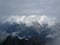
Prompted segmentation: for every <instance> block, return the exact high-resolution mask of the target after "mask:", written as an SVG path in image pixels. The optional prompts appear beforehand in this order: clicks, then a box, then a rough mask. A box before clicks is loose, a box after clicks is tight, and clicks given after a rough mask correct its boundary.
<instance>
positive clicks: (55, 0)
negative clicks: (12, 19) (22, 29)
mask: <svg viewBox="0 0 60 45" xmlns="http://www.w3.org/2000/svg"><path fill="white" fill-rule="evenodd" d="M10 15H48V16H56V17H60V0H0V16H10Z"/></svg>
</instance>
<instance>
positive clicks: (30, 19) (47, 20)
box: [2, 15, 56, 26]
mask: <svg viewBox="0 0 60 45" xmlns="http://www.w3.org/2000/svg"><path fill="white" fill-rule="evenodd" d="M2 20H4V21H3V23H6V22H9V23H18V24H20V23H25V24H26V25H33V23H34V22H37V23H39V24H41V25H42V24H48V25H49V26H51V25H54V24H55V23H56V18H55V17H48V16H45V15H43V16H39V15H38V16H36V15H31V16H10V17H3V18H2Z"/></svg>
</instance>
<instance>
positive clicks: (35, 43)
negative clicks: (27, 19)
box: [0, 36, 46, 45]
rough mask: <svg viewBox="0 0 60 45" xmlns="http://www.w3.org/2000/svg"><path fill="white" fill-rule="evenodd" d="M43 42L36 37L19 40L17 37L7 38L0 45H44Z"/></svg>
mask: <svg viewBox="0 0 60 45" xmlns="http://www.w3.org/2000/svg"><path fill="white" fill-rule="evenodd" d="M45 43H46V42H45V41H42V40H40V38H39V37H38V36H33V37H32V38H30V39H28V40H26V39H19V38H18V37H17V36H15V37H11V36H8V37H7V38H6V39H5V40H4V41H3V42H2V44H0V45H45Z"/></svg>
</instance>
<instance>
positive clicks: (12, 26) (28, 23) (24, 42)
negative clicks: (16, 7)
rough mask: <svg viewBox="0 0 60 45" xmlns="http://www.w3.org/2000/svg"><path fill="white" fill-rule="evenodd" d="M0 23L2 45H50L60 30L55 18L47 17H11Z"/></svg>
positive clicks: (3, 18) (4, 18)
mask: <svg viewBox="0 0 60 45" xmlns="http://www.w3.org/2000/svg"><path fill="white" fill-rule="evenodd" d="M0 21H1V22H0V42H1V43H0V45H49V43H51V42H52V40H54V38H55V37H57V35H58V34H59V29H60V28H59V24H58V23H56V20H55V18H50V17H47V16H34V15H33V16H11V17H2V18H1V19H0Z"/></svg>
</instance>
